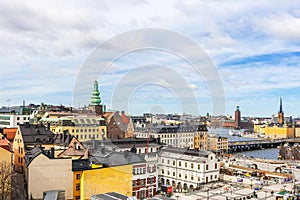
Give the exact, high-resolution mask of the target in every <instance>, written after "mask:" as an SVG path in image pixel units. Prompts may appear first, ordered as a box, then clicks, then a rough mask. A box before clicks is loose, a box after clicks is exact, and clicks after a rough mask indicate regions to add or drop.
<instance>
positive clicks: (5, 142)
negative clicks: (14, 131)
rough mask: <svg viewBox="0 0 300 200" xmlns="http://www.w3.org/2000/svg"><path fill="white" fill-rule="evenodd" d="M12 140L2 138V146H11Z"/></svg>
mask: <svg viewBox="0 0 300 200" xmlns="http://www.w3.org/2000/svg"><path fill="white" fill-rule="evenodd" d="M9 145H10V142H9V141H8V140H7V139H5V138H4V139H2V140H0V147H4V146H9Z"/></svg>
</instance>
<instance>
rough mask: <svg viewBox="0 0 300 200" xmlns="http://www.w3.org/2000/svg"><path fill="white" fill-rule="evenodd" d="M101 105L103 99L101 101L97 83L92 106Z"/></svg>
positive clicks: (96, 83) (95, 83)
mask: <svg viewBox="0 0 300 200" xmlns="http://www.w3.org/2000/svg"><path fill="white" fill-rule="evenodd" d="M100 103H101V99H100V92H99V89H98V82H97V81H95V82H94V89H93V94H92V97H91V102H90V105H93V106H97V105H100Z"/></svg>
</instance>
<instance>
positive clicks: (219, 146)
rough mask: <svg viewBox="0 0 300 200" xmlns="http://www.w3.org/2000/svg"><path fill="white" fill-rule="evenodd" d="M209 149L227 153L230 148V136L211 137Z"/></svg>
mask: <svg viewBox="0 0 300 200" xmlns="http://www.w3.org/2000/svg"><path fill="white" fill-rule="evenodd" d="M208 150H209V151H214V152H221V153H225V152H227V150H228V138H225V137H209V138H208Z"/></svg>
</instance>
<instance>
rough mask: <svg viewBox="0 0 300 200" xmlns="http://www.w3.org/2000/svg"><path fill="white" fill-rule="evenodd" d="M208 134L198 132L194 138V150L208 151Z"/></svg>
mask: <svg viewBox="0 0 300 200" xmlns="http://www.w3.org/2000/svg"><path fill="white" fill-rule="evenodd" d="M207 142H208V141H207V132H196V133H195V138H194V148H195V149H201V150H205V151H206V150H207V148H208V146H207Z"/></svg>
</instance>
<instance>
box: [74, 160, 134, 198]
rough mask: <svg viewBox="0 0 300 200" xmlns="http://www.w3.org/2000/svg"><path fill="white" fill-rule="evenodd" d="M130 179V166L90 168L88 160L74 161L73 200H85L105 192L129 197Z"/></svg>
mask: <svg viewBox="0 0 300 200" xmlns="http://www.w3.org/2000/svg"><path fill="white" fill-rule="evenodd" d="M76 163H78V164H77V165H76ZM76 166H79V167H76ZM84 168H85V169H84ZM132 179H133V174H132V164H127V165H121V166H111V167H104V166H102V165H101V164H97V165H95V164H93V165H92V166H90V161H89V160H78V161H75V162H73V199H75V200H79V199H80V200H86V199H90V197H91V196H92V195H96V194H102V193H107V192H117V193H120V194H123V195H126V196H131V194H132Z"/></svg>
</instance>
